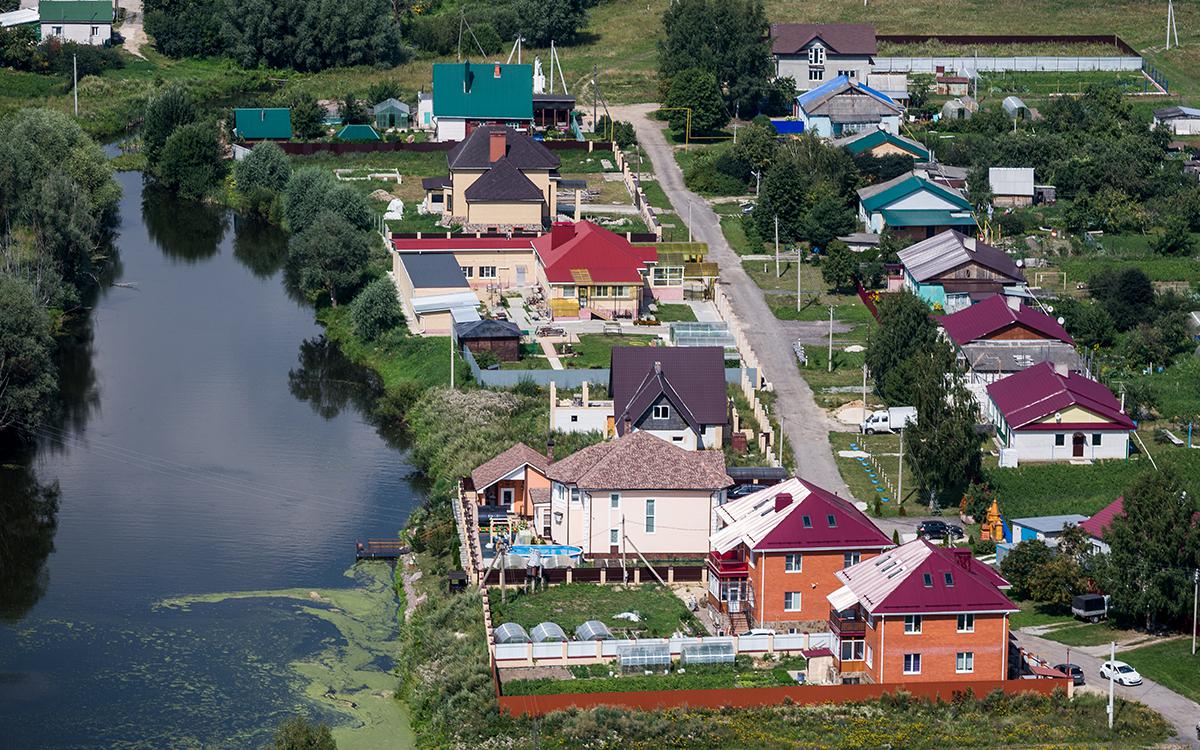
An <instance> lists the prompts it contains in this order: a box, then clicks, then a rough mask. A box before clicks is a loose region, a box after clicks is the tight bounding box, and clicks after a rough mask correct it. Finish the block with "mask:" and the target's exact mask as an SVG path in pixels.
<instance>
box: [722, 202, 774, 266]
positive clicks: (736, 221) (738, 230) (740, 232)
mask: <svg viewBox="0 0 1200 750" xmlns="http://www.w3.org/2000/svg"><path fill="white" fill-rule="evenodd" d="M721 231H722V232H723V233H724V234H725V241H726V242H728V243H729V247H731V248H732V249H733V251H734V252H735V253H737V254H738V255H756V254H758V253H761V252H764V249H763V247H762V246H761V245H759V246H758V247H755V246H754V242H752V241H751V239H750V237H749V236H747V235H746V225H745V224H744V223H743V217H742V215H741V212H740V211H739V212H738V213H736V214H727V215H724V216H721Z"/></svg>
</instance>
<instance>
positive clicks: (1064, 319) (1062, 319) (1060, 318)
mask: <svg viewBox="0 0 1200 750" xmlns="http://www.w3.org/2000/svg"><path fill="white" fill-rule="evenodd" d="M1050 312H1054V311H1053V310H1051V311H1050ZM1066 322H1067V319H1066V318H1064V317H1063V316H1061V315H1059V316H1058V324H1059V325H1060V326H1061V325H1063V324H1064V323H1066Z"/></svg>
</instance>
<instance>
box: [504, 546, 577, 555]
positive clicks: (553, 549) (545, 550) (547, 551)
mask: <svg viewBox="0 0 1200 750" xmlns="http://www.w3.org/2000/svg"><path fill="white" fill-rule="evenodd" d="M534 550H537V551H538V552H540V553H542V554H543V555H566V556H568V557H579V556H580V555H581V554H583V548H582V547H572V546H569V545H566V544H514V545H513V546H512V547H510V548H509V550H508V551H509V552H510V553H511V554H514V555H528V554H530V553H531V552H533V551H534Z"/></svg>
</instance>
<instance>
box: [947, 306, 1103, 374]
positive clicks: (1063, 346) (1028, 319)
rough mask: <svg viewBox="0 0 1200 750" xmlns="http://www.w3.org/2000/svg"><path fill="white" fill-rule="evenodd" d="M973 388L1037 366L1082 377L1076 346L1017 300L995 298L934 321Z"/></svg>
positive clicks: (1056, 324) (1061, 330) (1050, 322)
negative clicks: (1060, 367) (1058, 368)
mask: <svg viewBox="0 0 1200 750" xmlns="http://www.w3.org/2000/svg"><path fill="white" fill-rule="evenodd" d="M938 323H939V324H940V325H941V326H942V330H943V332H945V334H946V338H948V339H950V341H951V342H952V343H953V344H954V346H955V348H957V350H958V359H959V361H960V362H962V363H963V365H964V367H966V368H967V371H968V372H969V373H970V382H971V383H972V384H976V385H987V384H988V383H994V382H995V381H997V380H999V379H1000V378H1003V377H1006V376H1008V375H1011V374H1012V373H1014V372H1020V371H1021V370H1024V369H1026V368H1029V367H1032V366H1033V365H1036V364H1039V363H1041V362H1050V363H1051V364H1055V365H1063V366H1065V367H1066V368H1067V370H1068V371H1070V372H1081V371H1082V370H1083V361H1082V360H1081V359H1080V357H1079V354H1078V353H1077V352H1076V351H1075V341H1074V339H1072V338H1071V336H1070V335H1069V334H1068V333H1067V331H1066V329H1065V328H1063V327H1062V325H1061V324H1060V323H1059V322H1058V321H1057V320H1055V319H1054V318H1052V317H1050V316H1049V315H1047V314H1045V313H1044V312H1042V311H1041V310H1036V309H1034V308H1032V307H1029V306H1027V305H1024V304H1022V302H1021V298H1020V297H1015V296H1014V297H1006V296H1004V295H1001V294H993V295H991V296H990V297H987V298H986V299H984V300H983V301H981V302H977V303H975V304H973V305H970V306H968V307H964V308H963V309H961V310H959V311H958V312H956V313H953V314H951V315H945V316H942V317H941V318H939V319H938Z"/></svg>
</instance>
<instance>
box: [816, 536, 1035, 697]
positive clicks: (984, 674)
mask: <svg viewBox="0 0 1200 750" xmlns="http://www.w3.org/2000/svg"><path fill="white" fill-rule="evenodd" d="M837 577H838V579H839V580H840V581H841V582H842V583H843V584H845V585H843V586H842V587H841V588H839V589H838V590H836V591H834V592H833V593H831V594H829V596H828V597H827V599H828V600H829V603H830V605H831V607H832V614H831V615H830V626H831V627H832V629H833V632H834V634H835V636H836V638H837V640H838V642H839V644H841V645H840V646H839V648H838V649H836V650H835V652H834V653H835V656H837V657H838V665H837V666H838V669H839V671H840V672H841V673H842V675H843V678H844V677H846V676H858V677H859V678H860V679H865V680H868V681H870V682H875V683H894V682H951V681H954V680H1003V679H1006V678H1007V676H1008V616H1009V615H1010V614H1012V613H1013V612H1016V611H1018V608H1017V606H1016V605H1014V604H1013V603H1012V602H1011V601H1009V599H1008V597H1007V596H1005V595H1004V594H1003V593H1002V591H1001V589H1004V588H1007V587H1008V582H1007V581H1005V580H1004V579H1003V578H1001V577H1000V576H999V575H998V574H997V573H996V572H995V571H994V570H992V569H991V568H990V567H988V566H987V565H984V564H983V563H981V562H979V561H978V560H976V559H974V558H973V557H972V556H971V551H970V550H967V549H946V548H943V547H938V546H935V545H933V544H931V543H930V542H929V541H927V540H925V539H915V540H913V541H911V542H908V543H907V544H903V545H901V546H899V547H896V548H895V549H891V550H888V551H887V552H884V553H883V554H881V555H879V556H878V557H876V558H874V559H872V560H864V561H863V562H861V563H859V564H858V565H854V566H851V567H848V568H846V569H845V570H842V571H839V572H838V573H837ZM846 643H862V644H863V646H862V652H861V657H862V658H861V661H860V660H859V659H858V658H857V657H858V656H859V655H860V654H859V653H858V652H857V651H856V650H855V649H856V648H857V646H854V647H851V648H850V649H847V648H846V646H845V644H846ZM847 651H849V655H850V657H851V658H849V659H847V658H845V656H846V654H847Z"/></svg>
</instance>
